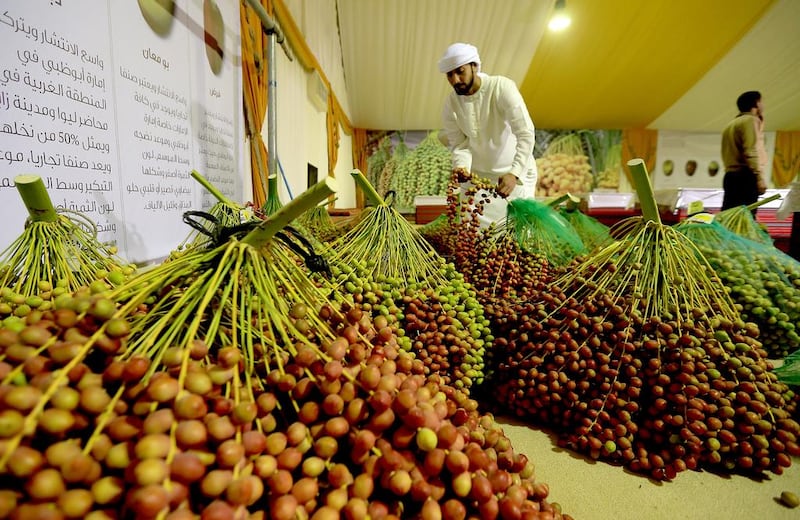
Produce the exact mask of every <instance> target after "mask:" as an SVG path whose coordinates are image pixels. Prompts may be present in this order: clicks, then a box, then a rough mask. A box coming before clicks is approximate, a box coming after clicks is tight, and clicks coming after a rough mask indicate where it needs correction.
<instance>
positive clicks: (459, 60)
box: [439, 43, 481, 74]
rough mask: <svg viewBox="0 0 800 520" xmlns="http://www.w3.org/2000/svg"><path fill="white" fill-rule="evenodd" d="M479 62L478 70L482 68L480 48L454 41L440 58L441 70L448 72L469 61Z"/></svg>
mask: <svg viewBox="0 0 800 520" xmlns="http://www.w3.org/2000/svg"><path fill="white" fill-rule="evenodd" d="M473 62H474V63H477V64H478V71H480V70H481V57H480V56H478V48H477V47H475V46H474V45H470V44H468V43H454V44H452V45H451V46H450V47H448V48H447V50H446V51H445V53H444V56H442V57H441V59H439V72H441V73H442V74H447V73H448V72H450V71H451V70H455V69H457V68H459V67H460V66H462V65H466V64H467V63H473Z"/></svg>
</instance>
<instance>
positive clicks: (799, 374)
mask: <svg viewBox="0 0 800 520" xmlns="http://www.w3.org/2000/svg"><path fill="white" fill-rule="evenodd" d="M774 372H775V375H776V376H778V379H779V380H780V381H783V382H784V383H786V384H787V385H796V386H800V350H795V351H794V352H792V353H791V354H789V355H788V356H786V358H785V359H784V360H783V364H782V365H781V366H779V367H778V368H776V369H775V370H774Z"/></svg>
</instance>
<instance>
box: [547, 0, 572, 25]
mask: <svg viewBox="0 0 800 520" xmlns="http://www.w3.org/2000/svg"><path fill="white" fill-rule="evenodd" d="M566 5H567V0H556V7H555V10H554V11H553V16H552V17H551V18H550V22H548V24H547V27H548V28H549V29H550V30H551V31H563V30H564V29H566V28H567V27H569V24H570V23H572V18H570V17H569V14H568V13H567V8H566Z"/></svg>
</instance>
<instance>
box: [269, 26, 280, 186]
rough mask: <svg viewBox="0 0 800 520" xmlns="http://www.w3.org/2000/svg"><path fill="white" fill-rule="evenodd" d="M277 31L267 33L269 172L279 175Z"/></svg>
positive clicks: (272, 174)
mask: <svg viewBox="0 0 800 520" xmlns="http://www.w3.org/2000/svg"><path fill="white" fill-rule="evenodd" d="M276 40H277V36H276V35H275V31H271V32H270V33H269V34H268V35H267V63H268V65H267V127H268V128H269V133H268V134H267V174H268V176H269V177H273V176H274V177H276V178H277V176H278V155H277V154H278V131H277V130H278V110H277V108H278V99H277V95H276V93H275V88H276V87H277V80H276V79H275V42H276Z"/></svg>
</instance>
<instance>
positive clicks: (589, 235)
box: [558, 205, 614, 251]
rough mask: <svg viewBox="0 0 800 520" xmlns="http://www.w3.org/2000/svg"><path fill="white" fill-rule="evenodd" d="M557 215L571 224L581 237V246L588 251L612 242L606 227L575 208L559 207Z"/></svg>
mask: <svg viewBox="0 0 800 520" xmlns="http://www.w3.org/2000/svg"><path fill="white" fill-rule="evenodd" d="M558 213H559V214H560V215H561V216H562V217H564V219H565V220H566V221H567V222H569V223H570V224H572V227H573V228H574V229H575V231H576V232H577V233H578V236H579V237H581V241H582V242H583V245H584V246H586V248H587V249H588V250H590V251H591V250H594V249H596V248H600V247H605V246H607V245H608V244H610V243H611V242H613V241H614V238H613V237H612V236H611V233H610V232H609V228H608V226H606V225H605V224H603V223H602V222H600V221H599V220H597V219H596V218H594V217H590V216H589V215H587V214H585V213H583V212H582V211H581V210H579V209H578V208H577V207H574V206H573V207H570V206H569V205H566V206H560V207H559V208H558Z"/></svg>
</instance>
